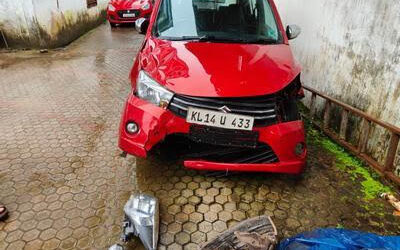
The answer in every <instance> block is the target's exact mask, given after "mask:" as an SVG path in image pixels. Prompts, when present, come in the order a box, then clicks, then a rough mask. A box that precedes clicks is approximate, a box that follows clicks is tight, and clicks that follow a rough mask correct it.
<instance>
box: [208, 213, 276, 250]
mask: <svg viewBox="0 0 400 250" xmlns="http://www.w3.org/2000/svg"><path fill="white" fill-rule="evenodd" d="M277 235H278V231H277V230H276V227H275V224H274V223H273V221H272V220H271V218H270V217H269V216H266V215H263V216H259V217H255V218H251V219H248V220H245V221H242V222H240V223H239V224H237V225H236V226H234V227H232V228H231V229H229V230H226V231H225V232H223V233H221V234H220V235H218V236H217V237H216V238H215V239H213V240H211V241H209V242H207V243H205V244H204V245H202V246H201V247H200V249H201V250H214V249H264V250H272V249H274V248H275V245H276V243H277V239H276V237H277Z"/></svg>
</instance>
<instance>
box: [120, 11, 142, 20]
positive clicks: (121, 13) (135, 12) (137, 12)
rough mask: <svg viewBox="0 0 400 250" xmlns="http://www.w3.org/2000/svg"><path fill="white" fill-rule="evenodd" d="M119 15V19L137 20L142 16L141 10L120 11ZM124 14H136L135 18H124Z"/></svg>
mask: <svg viewBox="0 0 400 250" xmlns="http://www.w3.org/2000/svg"><path fill="white" fill-rule="evenodd" d="M117 13H118V16H119V18H126V19H132V18H137V17H139V16H140V10H119V11H118V12H117ZM124 14H135V17H124Z"/></svg>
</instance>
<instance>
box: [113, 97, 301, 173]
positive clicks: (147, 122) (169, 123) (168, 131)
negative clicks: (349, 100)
mask: <svg viewBox="0 0 400 250" xmlns="http://www.w3.org/2000/svg"><path fill="white" fill-rule="evenodd" d="M128 123H134V124H136V125H137V126H138V131H137V132H136V133H128V132H127V130H126V125H127V124H128ZM190 129H191V124H189V123H187V122H186V120H185V119H184V118H182V117H179V116H177V115H175V114H174V113H172V112H171V111H170V110H165V109H162V108H160V107H157V106H155V105H153V104H150V103H148V102H146V101H144V100H141V99H139V98H137V97H136V96H135V95H133V94H130V95H129V97H128V100H127V102H126V105H125V109H124V113H123V115H122V120H121V124H120V137H119V147H120V148H121V149H122V150H123V151H124V152H127V153H129V154H132V155H135V156H138V157H143V158H145V157H147V154H148V152H149V151H150V150H151V149H152V148H153V147H154V146H155V145H156V144H158V143H159V142H161V141H163V140H164V139H165V138H166V137H167V136H168V135H173V134H185V135H189V134H190V133H191V132H190ZM254 131H256V132H257V133H258V144H259V145H258V147H257V148H256V149H254V150H249V149H245V151H244V152H246V153H243V154H245V155H243V156H242V157H241V158H240V159H239V158H237V159H235V160H231V159H230V158H229V159H228V157H230V156H231V155H234V156H236V155H238V153H235V150H236V149H237V148H235V149H232V148H229V147H223V150H225V151H221V152H223V153H222V155H223V156H224V157H218V154H216V155H214V156H213V157H211V160H210V158H209V157H205V155H202V154H201V153H200V154H197V155H192V156H191V157H188V158H187V159H186V160H185V161H184V165H185V167H187V168H191V169H197V170H211V171H246V172H273V173H288V174H299V173H301V172H302V171H303V169H304V166H305V162H306V154H307V150H306V148H305V134H304V125H303V122H302V121H292V122H286V123H278V124H274V125H270V126H266V127H255V128H254ZM193 143H195V142H193ZM299 145H301V151H300V152H299V149H298V148H299ZM218 150H221V147H220V148H218ZM226 150H227V151H228V152H227V151H226ZM229 150H230V151H229ZM246 150H247V151H246ZM257 150H260V151H257ZM214 151H215V150H214ZM258 152H259V153H258ZM217 153H218V152H217ZM250 154H253V155H250ZM266 154H268V155H266ZM263 155H264V156H266V157H267V158H265V157H264V156H263ZM246 156H247V157H246ZM257 157H259V158H257ZM260 157H264V158H265V159H266V161H265V162H262V158H260ZM256 158H257V159H256ZM225 159H226V160H225ZM254 159H256V160H254ZM258 159H261V162H260V161H259V160H258ZM257 161H258V162H257Z"/></svg>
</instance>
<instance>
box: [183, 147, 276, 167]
mask: <svg viewBox="0 0 400 250" xmlns="http://www.w3.org/2000/svg"><path fill="white" fill-rule="evenodd" d="M184 158H185V160H205V161H210V162H217V163H236V164H269V163H276V162H279V159H278V157H277V156H276V154H275V153H274V151H273V150H272V148H271V147H270V146H269V145H267V144H263V143H259V144H258V146H257V147H256V148H254V149H251V148H237V147H223V146H221V147H216V146H211V147H210V146H209V145H208V146H207V147H206V148H205V149H204V150H199V151H197V152H196V153H192V154H187V155H185V157H184Z"/></svg>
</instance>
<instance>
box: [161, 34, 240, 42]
mask: <svg viewBox="0 0 400 250" xmlns="http://www.w3.org/2000/svg"><path fill="white" fill-rule="evenodd" d="M159 38H161V39H166V40H170V41H199V42H234V43H243V42H245V41H244V40H242V39H235V38H226V37H215V36H211V35H204V36H179V37H166V36H160V37H159Z"/></svg>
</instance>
